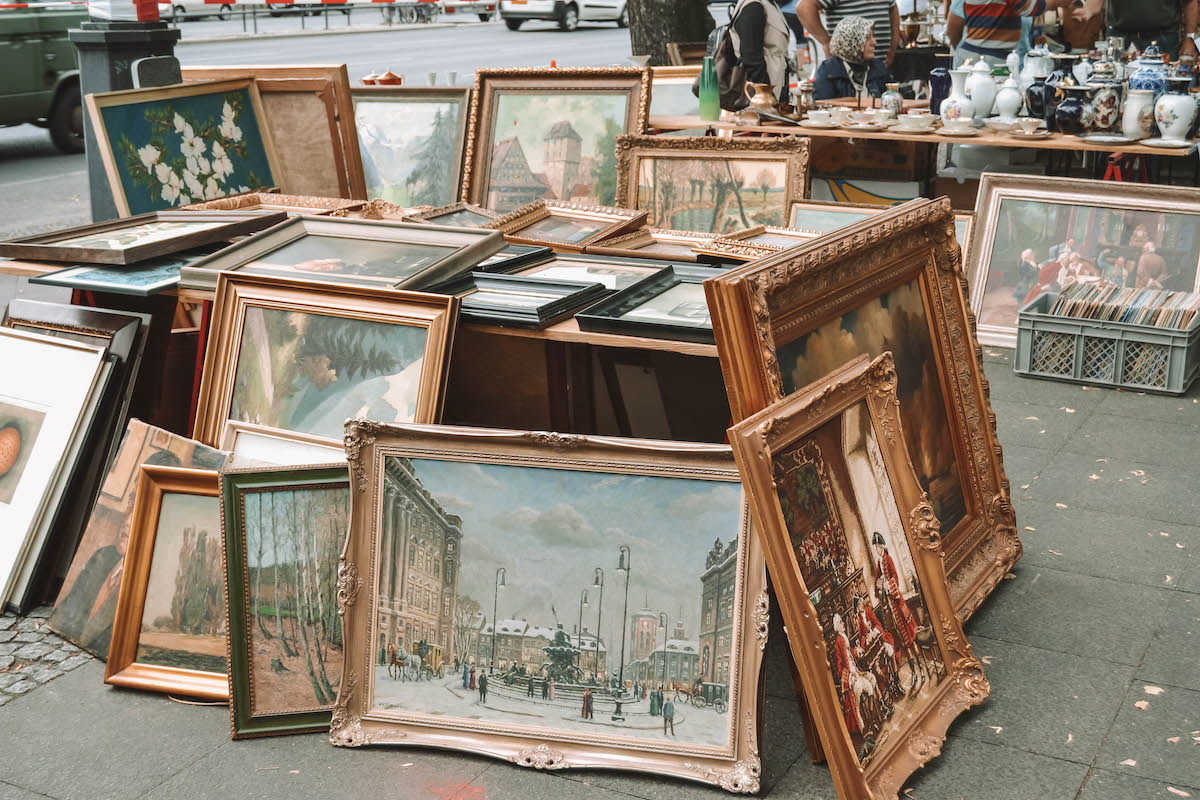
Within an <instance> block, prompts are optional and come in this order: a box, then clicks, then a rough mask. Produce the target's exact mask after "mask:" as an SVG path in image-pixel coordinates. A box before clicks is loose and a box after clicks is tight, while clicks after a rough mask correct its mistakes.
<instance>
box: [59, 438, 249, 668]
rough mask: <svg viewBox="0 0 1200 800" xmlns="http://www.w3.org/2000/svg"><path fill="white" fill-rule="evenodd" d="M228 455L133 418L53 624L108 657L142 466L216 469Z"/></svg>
mask: <svg viewBox="0 0 1200 800" xmlns="http://www.w3.org/2000/svg"><path fill="white" fill-rule="evenodd" d="M225 458H226V455H225V453H222V452H221V451H219V450H214V449H213V448H211V447H206V446H205V445H202V444H200V443H199V442H194V441H192V440H190V439H186V438H184V437H182V436H178V435H176V434H173V433H170V432H168V431H164V430H161V429H159V428H155V427H153V426H150V425H147V424H146V423H144V422H141V421H140V420H136V419H132V420H130V421H129V425H128V427H127V428H126V430H125V437H124V439H122V440H121V445H120V447H119V448H118V450H117V454H116V457H115V458H114V459H113V462H112V466H110V467H109V470H108V475H107V476H106V477H105V479H104V483H103V484H102V485H101V487H100V494H99V496H98V498H97V500H96V505H95V508H94V509H93V510H92V516H91V519H90V521H89V522H88V525H87V528H86V530H85V532H84V535H83V539H82V541H81V542H80V544H79V549H78V550H77V551H76V553H75V559H74V561H72V562H71V568H70V569H69V570H68V571H67V576H66V580H65V581H64V582H63V586H62V589H61V590H60V591H59V594H58V599H57V600H55V602H54V611H53V612H52V613H51V615H50V619H49V620H48V625H49V626H50V629H51V630H53V631H54V632H55V633H57V634H59V635H60V636H62V637H63V638H65V639H68V640H70V641H71V642H73V643H75V644H77V645H79V646H80V647H82V648H84V649H85V650H87V651H88V652H90V653H92V654H93V655H96V656H98V657H100V658H105V657H106V656H107V655H108V644H109V640H110V637H111V635H112V624H113V615H114V614H115V613H116V603H117V589H118V588H119V587H120V585H121V567H122V563H123V561H124V557H125V547H126V544H127V543H128V539H129V526H130V514H131V513H132V511H133V503H134V499H135V497H136V494H137V476H138V472H139V470H140V468H141V466H142V465H143V464H157V465H162V466H178V467H196V468H199V469H217V468H219V467H220V466H221V465H222V464H224V462H225Z"/></svg>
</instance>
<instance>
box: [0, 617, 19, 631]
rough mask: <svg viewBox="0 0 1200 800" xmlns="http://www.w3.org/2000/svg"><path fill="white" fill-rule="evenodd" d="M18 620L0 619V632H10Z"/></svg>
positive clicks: (13, 618) (12, 618)
mask: <svg viewBox="0 0 1200 800" xmlns="http://www.w3.org/2000/svg"><path fill="white" fill-rule="evenodd" d="M18 622H20V620H19V619H18V618H17V617H0V631H7V630H12V628H13V626H14V625H16V624H17V623H18Z"/></svg>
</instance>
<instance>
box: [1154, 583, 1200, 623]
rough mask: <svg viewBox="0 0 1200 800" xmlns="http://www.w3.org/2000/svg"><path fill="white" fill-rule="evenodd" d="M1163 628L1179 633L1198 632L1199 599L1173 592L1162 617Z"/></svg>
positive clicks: (1184, 593) (1199, 617)
mask: <svg viewBox="0 0 1200 800" xmlns="http://www.w3.org/2000/svg"><path fill="white" fill-rule="evenodd" d="M1162 625H1163V627H1166V628H1173V629H1175V630H1180V631H1192V632H1193V633H1194V632H1196V631H1197V630H1200V597H1197V596H1195V595H1194V594H1192V593H1190V592H1175V593H1174V594H1173V595H1171V605H1170V607H1168V608H1167V615H1166V616H1165V617H1163V621H1162Z"/></svg>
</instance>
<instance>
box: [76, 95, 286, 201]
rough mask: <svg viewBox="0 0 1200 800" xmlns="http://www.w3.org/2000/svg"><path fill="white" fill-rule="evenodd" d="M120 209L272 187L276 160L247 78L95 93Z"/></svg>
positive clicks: (100, 135) (95, 112)
mask: <svg viewBox="0 0 1200 800" xmlns="http://www.w3.org/2000/svg"><path fill="white" fill-rule="evenodd" d="M85 100H86V103H87V109H88V116H89V118H90V119H91V122H92V129H93V130H94V131H95V132H96V142H97V145H98V152H99V156H100V159H101V161H102V162H103V164H104V171H105V174H106V175H107V176H108V183H109V186H110V187H111V188H112V193H113V201H114V203H115V205H116V208H117V212H118V214H120V216H123V217H127V216H130V215H132V214H143V213H146V212H149V211H161V210H163V209H168V208H172V207H177V206H185V205H189V204H191V203H194V202H197V201H200V200H215V199H216V198H218V197H225V196H227V195H231V194H239V193H241V192H248V191H251V190H253V189H261V188H266V187H271V186H273V185H274V184H275V181H276V177H275V176H276V174H277V173H278V168H277V167H276V165H277V164H278V159H277V158H276V155H275V148H274V144H273V142H272V141H271V137H270V134H269V132H268V131H267V129H266V127H265V126H263V125H262V124H261V120H263V119H264V118H265V117H264V115H263V110H262V101H261V99H260V98H259V94H258V88H257V87H256V86H255V84H254V82H253V81H252V80H249V79H242V80H232V81H205V82H199V83H188V84H178V85H175V86H167V87H162V88H154V89H132V90H129V91H121V92H105V93H102V94H90V95H88V96H87V97H86V98H85Z"/></svg>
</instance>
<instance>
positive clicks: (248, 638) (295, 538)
mask: <svg viewBox="0 0 1200 800" xmlns="http://www.w3.org/2000/svg"><path fill="white" fill-rule="evenodd" d="M221 514H222V519H224V521H225V550H224V553H225V606H226V608H227V609H228V610H229V612H228V613H229V625H228V629H229V722H230V731H231V733H232V734H233V738H234V739H243V738H249V737H254V736H273V735H279V734H286V733H311V732H318V731H323V730H328V729H329V718H330V712H331V709H332V708H333V702H334V699H335V698H336V696H337V690H338V687H339V686H340V684H341V680H342V665H343V663H344V658H343V655H342V649H343V636H342V618H341V615H340V614H338V608H337V601H336V598H337V593H338V574H337V564H338V555H339V553H340V552H341V549H342V545H343V542H344V540H345V538H346V529H347V527H348V525H349V519H350V478H349V473H348V472H347V469H346V465H345V464H344V463H343V464H341V465H340V466H336V465H331V466H315V467H314V466H304V467H293V468H281V467H266V468H254V469H239V470H227V471H225V472H223V473H222V474H221Z"/></svg>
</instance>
